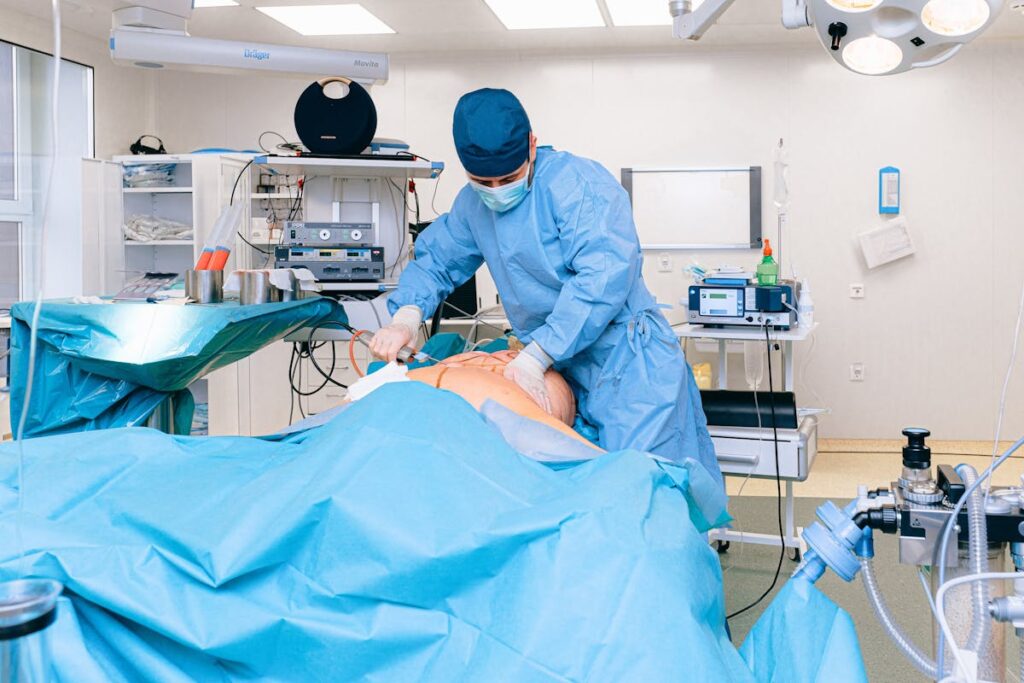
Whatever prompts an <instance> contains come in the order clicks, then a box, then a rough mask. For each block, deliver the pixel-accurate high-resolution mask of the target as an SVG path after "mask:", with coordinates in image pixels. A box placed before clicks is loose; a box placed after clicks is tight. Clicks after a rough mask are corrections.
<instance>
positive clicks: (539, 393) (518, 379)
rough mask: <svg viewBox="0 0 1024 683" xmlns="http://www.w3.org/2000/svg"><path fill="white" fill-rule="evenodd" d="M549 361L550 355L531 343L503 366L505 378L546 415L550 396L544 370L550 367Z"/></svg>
mask: <svg viewBox="0 0 1024 683" xmlns="http://www.w3.org/2000/svg"><path fill="white" fill-rule="evenodd" d="M551 363H552V361H551V357H550V356H548V354H546V353H545V352H544V349H542V348H541V347H540V345H538V344H537V343H532V344H530V345H529V346H527V347H526V348H525V349H523V350H522V351H521V352H520V353H519V355H518V356H516V357H515V358H514V359H513V360H512V362H511V363H509V364H508V365H506V366H505V379H508V380H512V381H513V382H515V383H516V384H518V385H519V388H520V389H522V390H523V391H525V392H526V393H527V394H529V396H530V398H532V399H533V401H534V403H536V404H537V405H539V406H540V407H541V408H542V409H543V410H544V412H546V413H547V414H548V415H550V414H551V397H550V396H548V387H547V384H545V383H544V372H545V371H546V370H547V369H548V368H549V367H551Z"/></svg>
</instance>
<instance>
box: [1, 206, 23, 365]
mask: <svg viewBox="0 0 1024 683" xmlns="http://www.w3.org/2000/svg"><path fill="white" fill-rule="evenodd" d="M20 229H21V225H20V224H18V223H14V222H12V221H0V310H2V309H5V308H10V307H11V304H13V303H14V302H15V301H18V300H19V299H20V298H21V264H20V263H19V262H18V261H19V260H20V255H21V250H20V249H19V248H18V246H19V242H18V233H19V232H20ZM2 352H3V349H0V353H2Z"/></svg>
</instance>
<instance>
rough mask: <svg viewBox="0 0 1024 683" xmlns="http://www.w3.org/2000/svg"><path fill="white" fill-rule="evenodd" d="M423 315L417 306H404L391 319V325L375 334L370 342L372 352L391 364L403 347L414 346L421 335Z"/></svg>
mask: <svg viewBox="0 0 1024 683" xmlns="http://www.w3.org/2000/svg"><path fill="white" fill-rule="evenodd" d="M422 322H423V314H422V313H421V312H420V309H419V307H417V306H402V307H401V308H399V309H398V310H397V311H395V315H394V316H393V317H392V318H391V324H390V325H388V326H386V327H382V328H380V329H379V330H377V332H375V333H374V335H373V339H371V340H370V351H371V352H373V355H375V356H376V357H377V358H380V359H381V360H386V361H388V362H389V363H390V362H392V361H394V360H395V359H396V358H397V357H398V352H399V351H401V350H402V347H403V346H412V343H413V341H415V339H416V337H417V335H418V334H419V329H420V324H421V323H422Z"/></svg>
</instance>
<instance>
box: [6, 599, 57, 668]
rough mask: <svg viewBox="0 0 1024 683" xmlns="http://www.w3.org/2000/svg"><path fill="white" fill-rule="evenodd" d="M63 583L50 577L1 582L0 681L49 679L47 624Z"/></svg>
mask: <svg viewBox="0 0 1024 683" xmlns="http://www.w3.org/2000/svg"><path fill="white" fill-rule="evenodd" d="M62 590H63V586H62V585H61V584H60V583H58V582H57V581H51V580H49V579H21V580H16V581H4V582H2V583H0V683H23V682H26V681H47V680H49V679H50V644H49V642H48V634H47V633H46V629H47V627H48V626H49V625H50V624H52V623H53V622H54V621H55V620H56V618H57V598H58V597H60V593H61V591H62Z"/></svg>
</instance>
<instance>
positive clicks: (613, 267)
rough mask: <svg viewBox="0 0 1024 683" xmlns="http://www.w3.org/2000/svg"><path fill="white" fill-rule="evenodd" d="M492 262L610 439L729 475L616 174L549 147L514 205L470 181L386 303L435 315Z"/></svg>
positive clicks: (522, 322)
mask: <svg viewBox="0 0 1024 683" xmlns="http://www.w3.org/2000/svg"><path fill="white" fill-rule="evenodd" d="M484 261H486V262H487V266H488V268H489V269H490V271H491V275H492V276H493V277H494V281H495V283H496V284H497V286H498V293H499V294H500V295H501V300H502V303H503V304H504V308H505V312H506V314H507V316H508V319H509V322H510V323H511V325H512V329H513V330H514V331H515V333H516V336H518V337H519V339H520V340H521V341H522V342H523V343H530V342H531V341H535V342H537V343H538V344H539V345H540V346H541V348H543V349H544V351H546V352H547V354H548V355H549V356H551V358H553V359H554V361H555V368H556V369H558V370H559V371H560V372H561V373H562V374H563V375H565V377H566V378H567V379H568V380H569V383H570V384H571V385H572V387H573V390H574V392H575V393H576V397H577V401H578V404H579V412H580V415H581V416H582V417H583V418H584V419H585V420H586V421H587V422H589V423H590V424H592V425H594V426H595V427H596V428H597V431H598V440H599V443H600V445H601V446H602V447H604V448H606V449H608V450H612V451H614V450H621V449H627V448H634V449H638V450H642V451H647V452H650V453H655V454H657V455H661V456H664V457H666V458H668V459H670V460H673V461H676V462H679V461H681V460H682V459H683V458H685V457H692V458H695V459H696V460H698V461H699V462H701V463H702V464H703V465H704V466H705V467H707V469H708V470H709V471H710V472H711V473H712V475H713V476H714V477H716V478H717V479H718V480H719V481H721V476H722V475H721V471H720V469H719V467H718V462H717V461H716V460H715V451H714V446H713V445H712V443H711V437H710V436H708V431H707V422H706V420H705V418H704V412H703V410H702V408H701V403H700V392H699V391H698V389H697V385H696V383H695V382H694V380H693V373H692V372H691V370H690V366H689V364H688V363H687V362H686V359H685V358H683V354H682V351H681V349H680V347H679V343H678V341H677V339H676V337H675V334H674V333H673V332H672V329H671V327H670V326H669V324H668V321H667V320H666V319H665V316H664V315H663V314H662V313H661V311H660V310H659V308H658V305H657V303H656V302H655V300H654V297H653V296H652V295H651V293H650V292H649V291H648V289H647V286H646V285H645V284H644V280H643V276H642V273H641V265H642V255H641V252H640V242H639V239H638V238H637V234H636V227H635V226H634V224H633V214H632V209H631V207H630V203H629V197H628V196H627V194H626V192H625V190H624V189H623V188H622V186H621V185H620V184H619V183H618V181H616V179H615V178H614V176H612V175H611V174H610V173H609V172H608V171H607V170H606V169H605V168H604V167H602V166H601V165H599V164H597V163H595V162H593V161H589V160H587V159H582V158H580V157H576V156H573V155H572V154H569V153H567V152H558V151H555V150H552V149H550V148H540V149H538V151H537V162H536V168H535V170H534V178H533V186H532V190H531V191H530V193H529V194H528V195H527V196H526V199H525V200H524V201H523V202H522V203H521V204H520V205H519V206H517V207H516V208H514V209H512V210H510V211H507V212H505V213H495V212H494V211H491V210H490V209H488V208H487V207H485V206H484V204H483V203H482V202H481V201H480V199H479V198H478V197H477V195H476V193H475V192H474V191H473V189H472V188H471V187H470V186H468V185H467V186H466V187H464V188H462V191H461V192H459V195H458V197H456V199H455V203H454V204H453V206H452V210H451V212H449V213H447V214H445V215H443V216H441V217H439V218H438V219H437V220H436V221H434V223H433V225H431V226H430V227H429V228H428V229H427V230H425V231H424V232H423V234H422V235H421V236H420V238H419V239H418V240H417V242H416V259H415V260H413V261H412V262H411V263H410V264H409V266H408V267H407V268H406V270H405V272H404V273H402V277H401V280H400V282H399V287H398V290H397V291H396V292H394V293H393V294H392V295H391V297H390V300H389V304H388V305H389V307H390V308H391V311H392V312H394V311H395V310H397V309H398V308H399V307H400V306H405V305H415V306H418V307H419V308H420V310H421V311H423V313H424V315H430V314H431V313H432V312H433V311H434V310H435V309H436V308H437V306H438V305H439V304H440V303H441V301H443V300H444V298H445V297H447V296H448V295H449V294H450V293H451V292H452V291H453V290H454V289H455V288H456V287H458V286H459V285H461V284H462V283H463V282H465V281H466V280H468V279H469V278H470V277H472V275H473V274H474V273H475V272H476V271H477V269H478V268H479V267H480V265H481V264H482V263H483V262H484Z"/></svg>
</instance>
